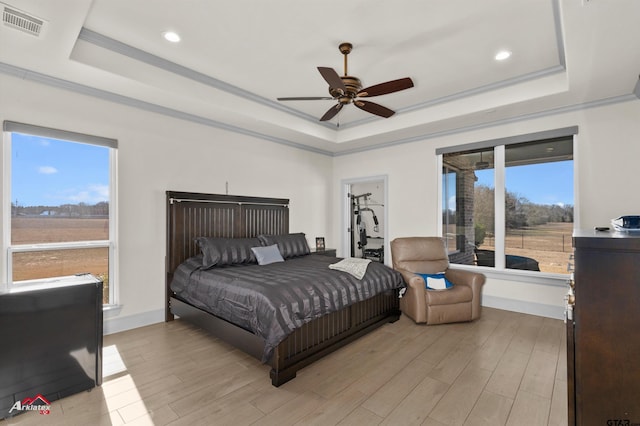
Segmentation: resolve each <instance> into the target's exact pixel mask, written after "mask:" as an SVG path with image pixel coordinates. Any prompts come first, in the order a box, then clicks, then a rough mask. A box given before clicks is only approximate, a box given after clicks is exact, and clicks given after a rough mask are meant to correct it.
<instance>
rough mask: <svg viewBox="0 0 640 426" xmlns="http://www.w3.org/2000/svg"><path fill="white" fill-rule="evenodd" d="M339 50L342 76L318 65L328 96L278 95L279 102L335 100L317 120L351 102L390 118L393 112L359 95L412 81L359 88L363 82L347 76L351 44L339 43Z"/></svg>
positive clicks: (391, 90) (404, 86)
mask: <svg viewBox="0 0 640 426" xmlns="http://www.w3.org/2000/svg"><path fill="white" fill-rule="evenodd" d="M338 48H339V49H340V52H341V53H342V54H343V55H344V75H343V76H339V75H338V73H337V72H336V71H335V70H334V69H333V68H327V67H318V71H320V75H322V77H323V78H324V79H325V81H326V82H327V83H329V94H330V95H331V97H327V96H324V97H311V96H305V97H293V98H278V100H279V101H316V100H337V101H338V104H337V105H334V106H332V107H331V108H329V110H328V111H327V112H326V113H325V114H324V115H323V116H322V118H320V121H327V120H331V119H332V118H333V117H335V116H336V114H338V112H340V110H341V109H342V107H343V106H345V105H347V104H350V103H353V104H354V105H355V106H356V107H358V108H360V109H361V110H363V111H366V112H369V113H371V114H375V115H379V116H380V117H384V118H389V117H391V116H392V115H393V114H395V111H392V110H390V109H389V108H386V107H383V106H382V105H378V104H376V103H373V102H370V101H366V100H362V99H360V98H366V97H372V96H380V95H386V94H389V93H394V92H399V91H400V90H405V89H409V88H411V87H413V81H412V80H411V79H410V78H409V77H406V78H401V79H398V80H392V81H387V82H385V83H380V84H376V85H374V86H370V87H366V88H364V89H363V88H362V83H361V82H360V79H359V78H357V77H353V76H350V75H349V74H348V72H347V55H348V54H349V53H351V50H352V49H353V46H352V45H351V43H341V44H340V46H338Z"/></svg>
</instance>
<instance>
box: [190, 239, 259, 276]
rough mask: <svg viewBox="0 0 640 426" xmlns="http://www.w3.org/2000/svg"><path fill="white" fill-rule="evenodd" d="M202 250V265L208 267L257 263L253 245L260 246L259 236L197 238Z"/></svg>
mask: <svg viewBox="0 0 640 426" xmlns="http://www.w3.org/2000/svg"><path fill="white" fill-rule="evenodd" d="M196 242H197V243H198V246H200V251H202V266H203V267H204V268H206V269H209V268H213V267H214V266H227V265H240V264H249V263H257V259H256V256H255V255H254V254H253V251H251V247H255V246H259V245H260V240H258V239H257V238H214V237H198V238H196Z"/></svg>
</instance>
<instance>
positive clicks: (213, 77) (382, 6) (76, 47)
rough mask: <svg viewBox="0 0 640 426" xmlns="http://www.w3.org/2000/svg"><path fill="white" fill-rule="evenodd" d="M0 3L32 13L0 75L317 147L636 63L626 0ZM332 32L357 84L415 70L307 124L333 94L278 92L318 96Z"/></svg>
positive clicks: (482, 115)
mask: <svg viewBox="0 0 640 426" xmlns="http://www.w3.org/2000/svg"><path fill="white" fill-rule="evenodd" d="M1 1H2V3H0V5H2V6H5V5H6V6H9V7H11V8H13V9H17V10H19V11H22V12H25V13H27V14H29V15H32V16H35V17H37V18H39V19H41V20H43V21H44V25H43V28H42V32H41V34H40V36H38V37H36V36H33V35H30V34H27V33H25V32H22V31H19V30H16V29H14V28H11V27H9V26H7V25H4V24H3V25H0V78H2V76H3V75H6V74H9V75H17V76H21V77H22V78H28V79H34V80H37V81H41V82H44V83H46V84H52V85H57V86H61V87H64V88H66V89H69V90H74V91H79V92H81V93H86V94H89V95H92V96H99V97H103V98H106V99H109V100H111V101H114V102H120V103H125V104H129V105H135V106H138V107H140V108H145V109H150V110H154V111H158V112H160V113H163V114H169V115H174V116H178V117H181V118H183V119H187V120H194V121H198V122H202V123H205V124H208V125H211V126H216V127H224V128H228V129H231V130H232V131H239V132H243V133H247V134H250V135H256V136H258V137H262V138H265V139H268V140H272V141H275V142H279V143H285V144H290V145H294V146H300V147H303V148H306V149H312V150H316V151H320V152H324V153H328V154H340V153H346V152H353V151H357V150H361V149H370V148H372V147H375V146H381V145H387V144H394V143H401V142H404V141H410V140H415V139H419V138H428V137H431V136H433V135H440V134H448V133H453V132H458V131H461V130H465V129H471V128H476V127H478V126H485V125H487V124H492V123H500V122H505V121H509V120H517V119H521V118H526V117H531V116H538V115H540V114H544V113H546V112H549V111H556V112H557V111H562V110H571V109H576V108H584V107H589V106H593V105H599V104H603V103H609V102H619V101H624V100H627V99H630V98H635V96H634V94H633V92H634V88H635V86H636V84H637V81H638V73H639V72H640V53H639V52H640V25H638V22H639V19H640V1H638V0H616V1H611V0H483V1H477V0H446V1H444V0H394V1H393V2H391V1H388V0H387V1H385V0H375V1H374V0H350V1H348V2H346V1H342V0H324V1H300V0H269V1H260V0H234V1H225V2H222V1H211V0H182V1H175V0H173V1H169V0H155V1H148V0H58V1H55V2H54V1H42V0H1ZM166 30H174V31H177V32H178V33H179V34H180V35H181V37H182V41H181V42H180V43H177V44H171V43H169V42H167V41H165V40H164V39H163V38H162V33H163V32H164V31H166ZM344 41H348V42H351V43H352V44H353V45H354V49H353V52H352V53H351V54H350V55H349V74H350V75H355V76H357V77H359V78H360V79H361V80H362V83H363V85H364V86H365V87H366V86H370V85H374V84H378V83H381V82H385V81H388V80H395V79H398V78H402V77H411V78H412V79H413V81H414V83H415V87H414V88H411V89H408V90H405V91H401V92H397V93H393V94H388V95H384V96H379V97H376V98H370V99H371V101H374V102H376V103H380V104H382V105H384V106H386V107H388V108H391V109H393V110H395V111H396V112H397V113H396V114H395V115H394V116H392V117H391V118H388V119H384V118H380V117H377V116H374V115H371V114H368V113H366V112H364V111H361V110H359V109H357V108H355V106H353V105H348V106H346V107H345V108H343V110H342V111H341V112H340V113H339V114H338V116H337V117H336V118H334V119H333V120H331V121H330V122H327V123H320V122H319V121H318V119H319V117H321V116H322V115H323V114H324V113H325V111H327V110H328V109H329V108H330V107H331V106H332V105H334V104H335V103H336V102H335V101H331V100H322V101H293V102H278V101H277V100H276V98H277V97H289V96H328V91H327V83H326V82H325V81H324V80H323V78H322V77H321V76H320V74H319V73H318V71H317V67H318V66H326V67H331V68H334V69H335V70H336V71H337V72H338V73H339V74H340V75H342V74H343V71H344V70H343V57H342V54H341V53H340V52H339V51H338V45H339V44H340V43H341V42H344ZM501 49H507V50H510V51H511V52H513V55H512V56H511V58H509V59H508V60H506V61H503V62H498V61H496V60H494V55H495V54H496V53H497V52H498V51H499V50H501ZM635 99H636V100H637V98H635ZM338 124H339V127H338Z"/></svg>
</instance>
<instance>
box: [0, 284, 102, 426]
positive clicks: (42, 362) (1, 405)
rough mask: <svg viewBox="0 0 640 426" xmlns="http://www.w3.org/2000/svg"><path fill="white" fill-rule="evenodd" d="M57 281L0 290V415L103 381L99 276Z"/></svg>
mask: <svg viewBox="0 0 640 426" xmlns="http://www.w3.org/2000/svg"><path fill="white" fill-rule="evenodd" d="M59 281H60V284H57V283H48V284H46V285H41V286H33V287H30V288H26V289H19V288H18V289H15V290H13V291H11V292H9V293H5V294H0V342H1V343H0V419H2V418H8V417H12V416H14V415H16V414H20V413H21V412H22V411H21V410H18V411H16V409H15V405H14V404H15V403H16V402H17V401H22V402H23V403H24V402H25V401H28V400H30V399H36V400H39V398H44V399H45V400H46V401H48V402H51V401H55V400H57V399H60V398H63V397H65V396H68V395H72V394H74V393H78V392H81V391H84V390H89V389H92V388H93V387H95V386H98V385H100V384H101V383H102V328H103V326H102V324H103V323H102V287H103V284H102V281H100V280H98V279H96V278H95V277H93V276H91V275H78V276H71V277H65V278H64V279H60V280H59ZM38 405H39V404H38ZM42 421H43V422H46V421H47V420H46V419H45V418H43V420H42Z"/></svg>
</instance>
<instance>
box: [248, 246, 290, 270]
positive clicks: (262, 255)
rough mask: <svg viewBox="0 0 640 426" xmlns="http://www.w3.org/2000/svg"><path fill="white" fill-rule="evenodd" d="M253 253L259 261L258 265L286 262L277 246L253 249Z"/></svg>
mask: <svg viewBox="0 0 640 426" xmlns="http://www.w3.org/2000/svg"><path fill="white" fill-rule="evenodd" d="M251 251H252V252H253V254H255V255H256V259H258V265H268V264H270V263H276V262H284V259H283V258H282V255H281V254H280V250H278V246H277V245H275V244H274V245H272V246H267V247H251Z"/></svg>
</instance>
